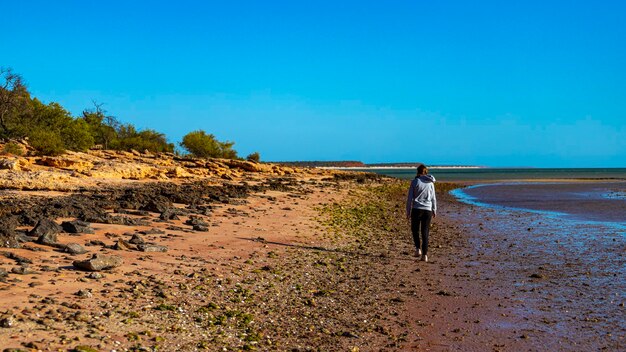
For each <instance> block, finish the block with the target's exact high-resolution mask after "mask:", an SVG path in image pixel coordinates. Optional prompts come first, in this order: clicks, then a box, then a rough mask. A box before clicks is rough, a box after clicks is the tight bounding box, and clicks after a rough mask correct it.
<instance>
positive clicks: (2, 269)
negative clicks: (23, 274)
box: [0, 268, 9, 280]
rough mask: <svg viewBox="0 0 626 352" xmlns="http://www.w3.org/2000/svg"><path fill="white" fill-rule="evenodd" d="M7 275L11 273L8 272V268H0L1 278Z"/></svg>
mask: <svg viewBox="0 0 626 352" xmlns="http://www.w3.org/2000/svg"><path fill="white" fill-rule="evenodd" d="M7 275H9V273H7V270H6V269H5V268H0V280H1V279H2V278H5V277H7Z"/></svg>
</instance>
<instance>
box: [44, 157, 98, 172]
mask: <svg viewBox="0 0 626 352" xmlns="http://www.w3.org/2000/svg"><path fill="white" fill-rule="evenodd" d="M39 163H40V164H42V165H45V166H50V167H54V168H57V169H65V170H73V171H78V172H86V171H89V170H91V169H93V166H94V165H93V163H91V162H89V161H86V160H80V159H77V158H76V159H72V158H71V156H62V157H48V156H46V157H43V158H41V159H40V160H39Z"/></svg>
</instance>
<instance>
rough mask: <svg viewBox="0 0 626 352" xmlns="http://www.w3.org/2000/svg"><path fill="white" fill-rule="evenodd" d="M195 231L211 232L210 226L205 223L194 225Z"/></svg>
mask: <svg viewBox="0 0 626 352" xmlns="http://www.w3.org/2000/svg"><path fill="white" fill-rule="evenodd" d="M193 229H194V230H195V231H201V232H209V228H208V227H207V226H205V225H193Z"/></svg>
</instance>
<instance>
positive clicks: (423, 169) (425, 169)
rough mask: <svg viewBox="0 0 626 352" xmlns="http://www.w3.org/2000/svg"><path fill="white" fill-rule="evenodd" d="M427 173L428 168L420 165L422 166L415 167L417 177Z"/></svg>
mask: <svg viewBox="0 0 626 352" xmlns="http://www.w3.org/2000/svg"><path fill="white" fill-rule="evenodd" d="M424 171H425V172H424ZM427 173H428V168H427V167H426V165H424V164H422V165H420V166H418V167H417V174H418V175H426V174H427Z"/></svg>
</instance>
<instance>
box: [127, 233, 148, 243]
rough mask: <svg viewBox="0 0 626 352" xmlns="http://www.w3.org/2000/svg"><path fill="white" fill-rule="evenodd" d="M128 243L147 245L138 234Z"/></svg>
mask: <svg viewBox="0 0 626 352" xmlns="http://www.w3.org/2000/svg"><path fill="white" fill-rule="evenodd" d="M128 242H130V243H132V244H144V243H146V241H144V240H143V238H142V237H141V236H139V235H138V234H133V237H132V238H131V239H130V241H128Z"/></svg>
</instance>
